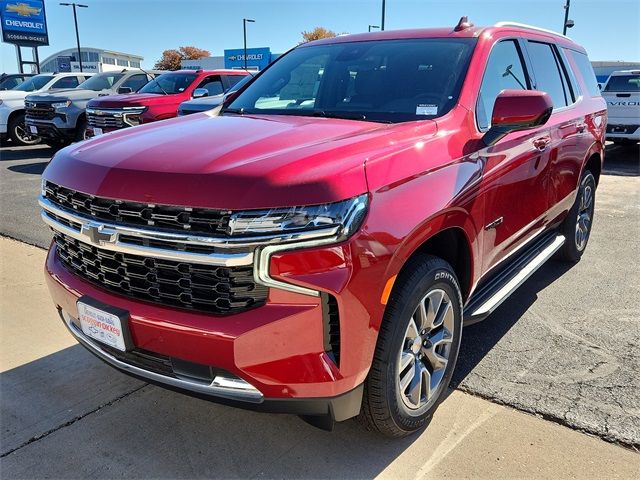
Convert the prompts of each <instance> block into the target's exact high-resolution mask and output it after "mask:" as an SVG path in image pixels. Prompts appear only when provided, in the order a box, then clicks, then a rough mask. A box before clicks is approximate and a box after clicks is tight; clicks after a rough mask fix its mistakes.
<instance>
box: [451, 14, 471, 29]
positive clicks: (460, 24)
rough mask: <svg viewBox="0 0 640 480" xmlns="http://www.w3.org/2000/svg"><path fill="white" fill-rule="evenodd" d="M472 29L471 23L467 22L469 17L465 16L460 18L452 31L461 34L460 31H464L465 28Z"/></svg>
mask: <svg viewBox="0 0 640 480" xmlns="http://www.w3.org/2000/svg"><path fill="white" fill-rule="evenodd" d="M471 27H473V23H471V22H470V21H469V17H467V16H466V15H465V16H464V17H460V20H459V21H458V24H457V25H456V27H455V28H454V29H453V31H454V32H461V31H462V30H466V29H467V28H471Z"/></svg>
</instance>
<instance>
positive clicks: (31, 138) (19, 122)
mask: <svg viewBox="0 0 640 480" xmlns="http://www.w3.org/2000/svg"><path fill="white" fill-rule="evenodd" d="M7 127H8V132H7V133H8V134H9V138H11V141H12V142H13V144H14V145H20V146H26V145H37V144H39V143H40V141H41V138H40V137H38V136H36V135H31V134H30V133H29V132H28V130H27V126H26V124H25V122H24V112H18V113H16V114H15V115H13V116H12V117H11V120H9V125H7Z"/></svg>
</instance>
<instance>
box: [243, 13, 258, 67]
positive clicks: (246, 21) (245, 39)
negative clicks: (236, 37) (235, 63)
mask: <svg viewBox="0 0 640 480" xmlns="http://www.w3.org/2000/svg"><path fill="white" fill-rule="evenodd" d="M255 22H256V21H255V20H251V19H250V18H243V19H242V32H243V33H244V69H245V70H246V69H247V23H255Z"/></svg>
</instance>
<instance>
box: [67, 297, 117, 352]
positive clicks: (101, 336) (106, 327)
mask: <svg viewBox="0 0 640 480" xmlns="http://www.w3.org/2000/svg"><path fill="white" fill-rule="evenodd" d="M77 305H78V320H80V327H81V328H82V331H83V333H84V334H85V335H86V336H87V337H91V338H93V339H94V340H98V341H99V342H102V343H104V344H106V345H109V346H110V347H113V348H117V349H118V350H122V351H123V352H124V351H125V350H126V349H127V347H126V343H125V331H124V329H123V325H122V320H121V317H120V316H118V315H116V314H114V313H110V312H106V311H104V310H102V309H100V308H96V307H95V306H93V305H88V304H86V303H84V302H82V301H78V303H77Z"/></svg>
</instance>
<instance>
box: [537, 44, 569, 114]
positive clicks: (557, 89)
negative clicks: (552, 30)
mask: <svg viewBox="0 0 640 480" xmlns="http://www.w3.org/2000/svg"><path fill="white" fill-rule="evenodd" d="M527 50H528V51H529V58H530V59H531V65H532V66H533V72H534V74H535V77H536V85H535V89H536V90H541V91H543V92H547V93H548V94H549V96H550V97H551V101H552V102H553V107H554V108H562V107H566V106H567V105H569V104H570V103H572V100H571V99H570V98H569V95H570V93H569V92H567V91H565V84H566V80H565V81H564V82H563V79H562V77H561V75H560V69H559V65H558V62H557V61H556V56H555V54H554V53H553V47H552V46H551V45H550V44H548V43H541V42H532V41H529V42H528V45H527Z"/></svg>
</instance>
